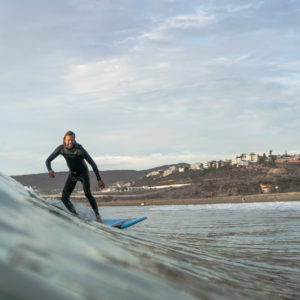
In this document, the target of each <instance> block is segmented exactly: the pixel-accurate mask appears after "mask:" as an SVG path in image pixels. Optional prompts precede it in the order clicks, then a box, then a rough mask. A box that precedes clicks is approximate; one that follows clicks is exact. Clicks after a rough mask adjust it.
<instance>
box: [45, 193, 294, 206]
mask: <svg viewBox="0 0 300 300" xmlns="http://www.w3.org/2000/svg"><path fill="white" fill-rule="evenodd" d="M40 196H41V197H42V198H54V199H60V195H58V194H55V195H40ZM94 196H95V199H96V201H97V204H98V206H100V207H101V206H151V205H197V204H199V205H201V204H221V203H224V204H230V203H254V202H288V201H300V192H287V193H274V194H253V195H238V196H214V197H210V198H181V199H180V198H178V199H174V198H172V199H170V198H144V197H139V195H131V197H130V195H126V196H125V197H123V198H122V196H121V197H120V195H119V196H115V197H112V196H108V197H106V196H103V195H102V196H100V197H99V196H98V195H94ZM71 201H74V202H80V203H84V204H86V205H89V203H88V201H87V199H86V198H85V197H84V196H83V195H76V194H74V195H73V196H71Z"/></svg>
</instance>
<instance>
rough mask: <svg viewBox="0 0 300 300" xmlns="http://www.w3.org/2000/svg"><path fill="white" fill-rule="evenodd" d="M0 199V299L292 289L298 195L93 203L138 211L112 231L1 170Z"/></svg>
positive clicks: (293, 294)
mask: <svg viewBox="0 0 300 300" xmlns="http://www.w3.org/2000/svg"><path fill="white" fill-rule="evenodd" d="M299 200H300V199H299ZM0 201H1V202H0V203H1V212H0V216H1V218H0V226H1V231H0V268H1V274H0V296H1V297H0V298H1V299H2V298H3V299H24V298H26V297H27V298H28V299H40V298H39V297H40V296H41V295H43V299H53V298H54V297H56V298H58V299H117V298H118V299H120V298H122V299H193V298H194V299H299V298H300V202H273V203H249V204H247V203H243V204H222V205H221V204H215V205H184V206H148V207H147V206H145V207H102V208H101V214H102V216H103V217H104V218H119V217H121V218H124V217H139V216H144V215H145V216H147V217H148V219H147V220H146V221H143V222H141V223H139V224H137V225H135V226H132V227H130V228H128V229H125V230H119V229H114V228H110V227H107V226H103V225H99V224H97V223H96V222H94V221H92V220H93V213H92V210H91V209H90V207H89V206H85V205H82V204H77V210H78V211H79V212H80V215H81V217H82V219H83V220H82V219H79V218H76V217H73V216H72V215H70V214H68V213H66V212H64V211H61V210H60V209H57V208H56V207H54V206H53V205H52V204H55V205H58V206H61V203H60V202H59V201H57V200H53V199H44V200H43V199H39V198H37V197H33V196H32V195H30V194H29V193H28V191H26V190H25V189H24V188H23V187H22V186H21V185H19V184H17V183H16V182H15V181H14V180H12V179H11V178H9V177H6V176H4V175H3V174H1V175H0ZM61 207H63V206H61ZM31 287H32V288H31ZM25 296H26V297H25ZM5 297H6V298H5Z"/></svg>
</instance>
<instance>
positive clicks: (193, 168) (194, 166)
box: [190, 162, 203, 170]
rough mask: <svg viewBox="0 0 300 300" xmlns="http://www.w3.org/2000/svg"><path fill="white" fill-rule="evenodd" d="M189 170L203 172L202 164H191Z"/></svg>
mask: <svg viewBox="0 0 300 300" xmlns="http://www.w3.org/2000/svg"><path fill="white" fill-rule="evenodd" d="M190 168H191V169H192V170H203V164H202V163H199V162H196V163H193V164H191V165H190Z"/></svg>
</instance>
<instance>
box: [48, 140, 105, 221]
mask: <svg viewBox="0 0 300 300" xmlns="http://www.w3.org/2000/svg"><path fill="white" fill-rule="evenodd" d="M60 154H61V155H62V156H63V157H64V158H65V159H66V162H67V165H68V167H69V169H70V173H69V176H68V178H67V181H66V183H65V186H64V189H63V192H62V198H61V200H62V202H63V203H64V205H65V206H66V208H67V209H68V210H69V211H71V212H72V213H75V214H77V213H76V210H75V208H74V206H73V204H72V202H71V201H70V195H71V193H72V192H73V190H74V188H75V185H76V183H77V181H78V180H79V181H81V182H82V185H83V190H84V193H85V196H86V197H87V199H88V200H89V202H90V204H91V207H92V208H93V210H94V212H95V214H96V215H97V216H99V211H98V206H97V203H96V200H95V198H94V197H93V195H92V193H91V190H90V177H89V171H88V167H87V165H86V163H85V161H84V160H86V161H87V162H88V163H89V164H90V165H91V166H92V168H93V171H94V172H95V174H96V177H97V180H98V181H99V180H101V177H100V174H99V170H98V168H97V165H96V164H95V162H94V161H93V159H92V158H91V157H90V155H89V154H88V153H87V151H86V150H85V149H84V148H83V147H82V146H81V145H80V144H77V143H76V144H75V145H74V147H73V148H72V149H68V148H67V147H66V146H65V145H60V146H58V147H57V148H56V149H55V150H54V151H53V153H52V154H51V155H50V156H49V157H48V158H47V160H46V166H47V169H48V171H51V170H52V169H51V161H52V160H53V159H55V158H56V157H57V156H58V155H60Z"/></svg>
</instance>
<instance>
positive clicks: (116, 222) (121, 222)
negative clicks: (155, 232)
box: [102, 217, 147, 229]
mask: <svg viewBox="0 0 300 300" xmlns="http://www.w3.org/2000/svg"><path fill="white" fill-rule="evenodd" d="M146 219H147V217H140V218H130V219H103V220H102V222H103V224H104V225H108V226H112V227H116V228H120V229H124V228H127V227H130V226H132V225H134V224H136V223H139V222H141V221H144V220H146Z"/></svg>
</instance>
